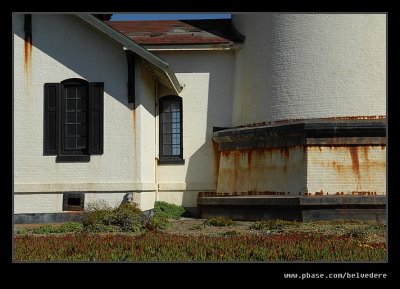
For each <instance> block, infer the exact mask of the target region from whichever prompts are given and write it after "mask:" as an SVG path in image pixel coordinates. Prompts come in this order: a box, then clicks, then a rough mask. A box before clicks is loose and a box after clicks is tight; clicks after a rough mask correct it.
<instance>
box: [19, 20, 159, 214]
mask: <svg viewBox="0 0 400 289" xmlns="http://www.w3.org/2000/svg"><path fill="white" fill-rule="evenodd" d="M23 28H24V16H23V15H19V14H14V15H13V29H14V43H13V44H14V75H13V76H14V98H13V102H14V103H13V105H14V119H13V121H14V139H13V141H14V144H13V148H14V172H13V173H14V191H15V211H14V212H15V213H21V212H54V211H61V210H62V199H57V198H59V196H60V195H58V194H55V195H54V196H52V195H51V194H48V195H46V196H48V197H43V196H42V195H39V194H37V193H39V192H40V193H43V192H49V193H51V192H64V191H80V192H96V191H104V192H109V193H110V194H111V193H113V192H120V193H121V194H122V193H123V194H124V193H125V192H127V191H141V190H148V189H149V187H151V189H152V190H154V178H153V175H152V174H154V169H153V168H154V164H153V163H151V162H150V163H148V164H147V163H146V164H145V166H149V167H146V168H145V171H146V172H143V171H141V169H142V168H141V167H137V166H136V164H137V163H138V162H139V161H140V160H138V159H136V158H135V156H137V155H138V154H136V153H135V141H134V137H135V134H134V133H133V130H134V121H133V120H134V118H133V112H132V105H130V104H129V103H128V97H127V89H126V88H127V86H126V84H127V64H126V57H125V52H124V50H123V48H122V46H121V45H119V44H117V43H116V42H114V41H111V40H110V39H109V38H107V37H106V36H105V35H102V34H101V33H99V32H97V31H96V30H94V29H93V28H91V27H90V26H89V25H87V24H86V23H84V22H82V21H81V20H79V19H78V18H76V17H75V16H73V15H56V14H52V15H49V14H47V15H39V14H33V15H32V29H33V32H32V38H33V47H32V50H31V54H29V53H26V52H25V51H26V49H25V44H24V31H23ZM28 52H29V51H28ZM25 59H26V60H25ZM24 62H25V63H26V64H24ZM73 77H76V78H83V79H86V80H88V81H90V82H92V81H93V82H104V90H105V91H104V154H103V155H92V156H91V159H90V162H88V163H56V162H55V158H56V157H55V156H43V107H44V104H43V99H44V96H43V86H44V84H45V83H48V82H61V81H62V80H64V79H67V78H73ZM150 82H151V81H150ZM150 82H149V81H147V80H146V83H143V84H141V88H142V91H141V93H142V94H145V90H146V89H152V88H153V84H149V83H150ZM146 85H149V87H150V88H146ZM149 93H152V92H151V91H150V92H149ZM153 99H154V94H153ZM139 110H140V107H139ZM151 117H152V116H151ZM139 118H142V119H146V121H144V123H148V118H149V115H148V114H147V112H146V111H145V110H143V111H140V112H139ZM153 123H154V121H151V124H152V125H153ZM151 128H153V130H154V127H153V126H151ZM151 128H150V129H151ZM148 129H149V127H144V129H143V130H148ZM153 140H154V139H153ZM153 140H151V142H152V141H153ZM138 142H140V140H139V141H138ZM142 145H143V147H146V146H148V144H147V143H143V144H142ZM153 148H154V144H152V146H151V147H149V149H150V151H149V153H151V156H147V155H146V156H144V157H143V158H144V159H143V161H145V162H147V161H148V160H147V158H149V159H151V158H153V162H154V151H151V150H152V149H153ZM147 172H151V173H150V174H149V176H147V175H146V174H147ZM147 183H151V184H150V185H149V184H147ZM20 193H24V194H23V195H21V196H19V194H20ZM35 193H36V194H35ZM29 194H35V195H34V196H33V195H32V196H31V197H30V196H29ZM118 194H119V193H118ZM153 194H154V193H153ZM118 197H119V198H120V197H121V196H118ZM32 198H33V199H32ZM110 198H112V197H110ZM31 199H32V200H31ZM47 199H48V200H49V201H46V200H47ZM50 199H51V200H50ZM89 199H91V198H88V199H87V200H89ZM22 200H23V201H22ZM34 200H42V201H43V204H40V205H37V206H36V205H35V206H33V204H36V203H38V202H36V201H34ZM56 200H57V205H55V203H54V202H55V201H56ZM20 201H21V202H20ZM121 201H122V199H121ZM113 202H114V201H113ZM24 206H25V208H24Z"/></svg>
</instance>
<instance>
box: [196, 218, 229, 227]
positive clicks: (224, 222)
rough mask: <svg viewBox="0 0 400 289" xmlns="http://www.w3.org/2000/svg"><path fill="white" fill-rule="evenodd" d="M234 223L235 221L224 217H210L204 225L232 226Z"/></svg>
mask: <svg viewBox="0 0 400 289" xmlns="http://www.w3.org/2000/svg"><path fill="white" fill-rule="evenodd" d="M234 224H235V222H234V221H232V220H231V219H228V218H224V217H216V218H210V219H207V220H205V221H204V225H206V226H214V227H227V226H232V225H234Z"/></svg>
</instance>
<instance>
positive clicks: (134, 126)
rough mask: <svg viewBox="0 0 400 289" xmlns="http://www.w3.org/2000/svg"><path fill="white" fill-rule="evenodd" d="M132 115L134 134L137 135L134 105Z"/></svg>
mask: <svg viewBox="0 0 400 289" xmlns="http://www.w3.org/2000/svg"><path fill="white" fill-rule="evenodd" d="M132 114H133V133H134V134H136V109H135V105H133V110H132Z"/></svg>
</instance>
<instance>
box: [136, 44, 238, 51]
mask: <svg viewBox="0 0 400 289" xmlns="http://www.w3.org/2000/svg"><path fill="white" fill-rule="evenodd" d="M142 45H143V47H145V48H146V49H147V50H149V51H185V50H188V51H189V50H238V49H240V48H242V46H243V44H242V43H207V44H142Z"/></svg>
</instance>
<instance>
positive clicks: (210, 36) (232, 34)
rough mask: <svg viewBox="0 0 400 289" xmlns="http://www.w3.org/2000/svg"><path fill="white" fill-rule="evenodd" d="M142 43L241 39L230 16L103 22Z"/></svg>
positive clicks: (219, 42)
mask: <svg viewBox="0 0 400 289" xmlns="http://www.w3.org/2000/svg"><path fill="white" fill-rule="evenodd" d="M106 23H107V24H108V25H110V26H111V27H113V28H114V29H116V30H118V31H119V32H121V33H123V34H125V35H126V36H128V37H129V38H131V39H132V40H134V41H135V42H137V43H139V44H142V45H166V44H233V43H238V42H239V43H241V42H243V38H242V36H241V35H240V34H239V33H237V32H236V31H235V29H234V28H233V24H232V22H231V20H230V19H205V20H146V21H107V22H106Z"/></svg>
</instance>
